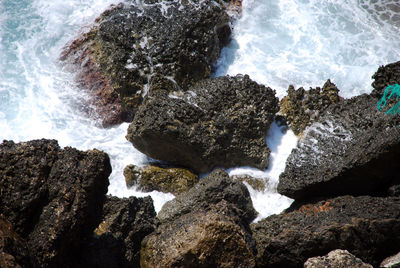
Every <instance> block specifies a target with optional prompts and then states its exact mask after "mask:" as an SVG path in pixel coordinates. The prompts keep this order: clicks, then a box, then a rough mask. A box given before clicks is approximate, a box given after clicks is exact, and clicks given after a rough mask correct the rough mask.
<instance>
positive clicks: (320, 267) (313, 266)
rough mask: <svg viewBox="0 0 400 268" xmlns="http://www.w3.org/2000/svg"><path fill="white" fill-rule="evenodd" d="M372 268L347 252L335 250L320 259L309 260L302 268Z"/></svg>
mask: <svg viewBox="0 0 400 268" xmlns="http://www.w3.org/2000/svg"><path fill="white" fill-rule="evenodd" d="M326 267H335V268H349V267H352V268H373V267H372V265H370V264H367V263H364V262H363V261H362V260H360V259H359V258H357V257H356V256H354V255H353V254H351V253H350V252H348V251H347V250H341V249H336V250H333V251H331V252H329V253H328V254H327V255H325V256H322V257H313V258H309V259H308V260H307V261H306V262H305V263H304V268H326Z"/></svg>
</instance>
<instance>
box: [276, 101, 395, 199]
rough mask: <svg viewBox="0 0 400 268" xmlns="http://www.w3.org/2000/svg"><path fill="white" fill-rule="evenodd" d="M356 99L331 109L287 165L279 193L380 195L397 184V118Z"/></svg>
mask: <svg viewBox="0 0 400 268" xmlns="http://www.w3.org/2000/svg"><path fill="white" fill-rule="evenodd" d="M377 102H378V99H377V98H374V97H373V96H370V95H360V96H357V97H354V98H351V99H346V100H344V101H342V102H340V103H339V104H336V105H332V106H330V107H329V108H328V109H327V110H326V112H325V113H324V115H323V116H321V117H320V118H319V119H318V121H317V122H315V123H314V124H313V125H312V126H311V127H309V128H308V129H307V130H306V131H305V133H304V135H303V137H302V139H301V140H300V141H299V143H298V147H297V148H296V149H294V150H293V151H292V153H291V155H290V156H289V158H288V160H287V162H286V168H285V171H284V172H283V173H282V174H281V176H280V181H279V184H278V192H279V193H281V194H283V195H286V196H289V197H291V198H294V199H297V200H304V199H309V198H314V197H318V196H322V197H326V196H339V195H343V194H352V195H362V194H373V195H378V194H384V193H386V192H387V190H388V188H389V187H390V186H392V185H398V184H400V181H399V180H400V177H399V176H398V174H400V165H399V164H398V159H399V157H400V143H399V139H400V128H399V125H400V117H399V116H393V115H387V114H385V113H384V112H382V111H379V110H378V109H377Z"/></svg>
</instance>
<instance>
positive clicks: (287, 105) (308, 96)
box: [279, 80, 343, 135]
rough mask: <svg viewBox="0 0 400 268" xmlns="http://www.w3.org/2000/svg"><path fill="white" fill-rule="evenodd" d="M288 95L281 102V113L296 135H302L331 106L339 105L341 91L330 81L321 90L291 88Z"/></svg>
mask: <svg viewBox="0 0 400 268" xmlns="http://www.w3.org/2000/svg"><path fill="white" fill-rule="evenodd" d="M287 93H288V94H287V95H286V96H285V97H284V98H283V99H282V100H281V103H280V107H281V108H280V111H279V113H280V114H281V115H282V116H283V117H284V118H285V120H286V121H287V122H288V123H289V126H290V129H292V130H293V132H294V134H296V135H300V134H301V133H302V132H303V131H304V129H305V128H306V127H307V126H309V125H311V124H312V123H313V122H314V121H316V120H317V119H318V117H319V115H320V114H322V113H323V112H324V111H325V110H326V109H327V108H328V107H329V106H330V105H331V104H334V103H338V102H339V101H340V100H342V99H343V98H341V97H339V94H338V93H339V89H338V88H337V87H336V85H335V84H333V83H332V82H331V81H330V80H328V81H326V83H325V84H324V86H323V87H322V90H321V88H319V87H317V88H310V90H304V88H302V87H301V88H299V89H297V90H295V89H294V87H293V86H289V89H288V91H287Z"/></svg>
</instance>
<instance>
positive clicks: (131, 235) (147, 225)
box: [80, 196, 158, 268]
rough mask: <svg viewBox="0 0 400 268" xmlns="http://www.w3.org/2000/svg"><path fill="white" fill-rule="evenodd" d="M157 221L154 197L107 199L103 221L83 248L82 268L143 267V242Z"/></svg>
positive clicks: (110, 197)
mask: <svg viewBox="0 0 400 268" xmlns="http://www.w3.org/2000/svg"><path fill="white" fill-rule="evenodd" d="M157 222H158V221H157V220H156V212H155V210H154V207H153V200H152V199H151V197H145V198H136V197H129V198H117V197H112V196H109V197H107V201H106V203H105V204H104V211H103V221H102V223H101V224H100V225H99V227H98V228H97V229H96V230H95V235H94V237H93V238H92V239H91V240H90V241H89V242H88V243H87V245H86V246H85V247H84V248H83V249H82V250H83V251H84V253H83V258H82V263H81V264H80V265H81V267H97V268H101V267H104V268H106V267H120V268H124V267H126V268H128V267H140V266H139V261H140V247H141V242H142V240H143V238H144V237H145V236H146V235H148V234H150V233H152V232H153V231H154V228H155V227H156V225H157Z"/></svg>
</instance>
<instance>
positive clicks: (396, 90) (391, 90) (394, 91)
mask: <svg viewBox="0 0 400 268" xmlns="http://www.w3.org/2000/svg"><path fill="white" fill-rule="evenodd" d="M388 95H389V97H388ZM392 97H396V105H394V106H393V107H392V108H390V109H389V110H388V111H387V112H386V114H393V115H395V114H400V103H399V102H398V100H399V97H400V85H399V84H395V85H389V86H387V87H386V88H385V92H383V96H382V98H381V99H380V100H379V101H378V103H377V106H378V110H379V111H382V109H383V108H385V106H386V104H387V101H389V100H390V99H391V98H392Z"/></svg>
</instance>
